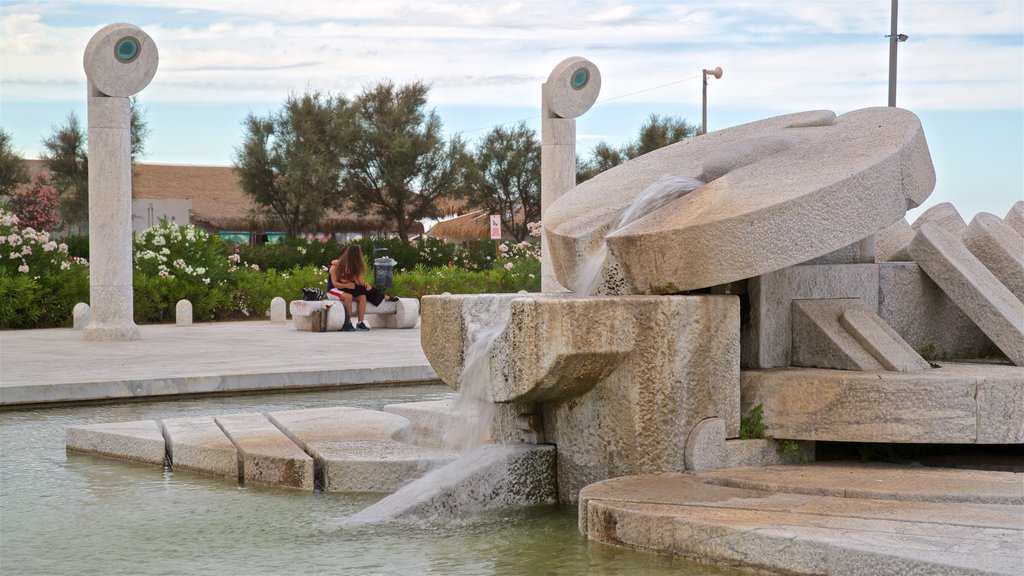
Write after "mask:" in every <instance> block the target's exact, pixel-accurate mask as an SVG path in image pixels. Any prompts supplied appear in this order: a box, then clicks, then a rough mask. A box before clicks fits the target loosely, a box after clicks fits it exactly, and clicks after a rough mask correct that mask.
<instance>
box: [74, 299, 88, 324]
mask: <svg viewBox="0 0 1024 576" xmlns="http://www.w3.org/2000/svg"><path fill="white" fill-rule="evenodd" d="M71 322H72V326H73V327H74V328H75V330H82V329H84V328H85V327H86V325H87V324H89V305H88V304H86V303H85V302H79V303H78V304H75V307H74V308H73V309H72V310H71Z"/></svg>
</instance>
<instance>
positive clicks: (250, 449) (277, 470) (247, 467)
mask: <svg viewBox="0 0 1024 576" xmlns="http://www.w3.org/2000/svg"><path fill="white" fill-rule="evenodd" d="M215 421H216V422H217V425H218V426H220V428H221V430H223V431H224V433H225V434H226V435H227V437H228V438H229V439H230V440H231V442H232V443H233V444H234V445H235V448H237V449H238V452H239V454H240V455H241V458H242V475H243V478H244V481H245V482H254V483H256V484H265V485H268V486H281V487H285V488H300V489H303V490H313V480H314V477H313V459H312V458H311V457H309V456H308V455H307V454H306V453H305V452H303V451H302V449H301V448H299V447H298V446H297V445H296V444H295V443H294V442H292V441H291V439H289V438H288V437H287V436H285V434H284V432H281V431H280V430H279V429H278V428H277V427H276V426H274V425H273V424H272V423H271V422H270V421H269V420H267V418H266V417H265V416H264V415H262V414H230V415H226V416H218V417H216V418H215Z"/></svg>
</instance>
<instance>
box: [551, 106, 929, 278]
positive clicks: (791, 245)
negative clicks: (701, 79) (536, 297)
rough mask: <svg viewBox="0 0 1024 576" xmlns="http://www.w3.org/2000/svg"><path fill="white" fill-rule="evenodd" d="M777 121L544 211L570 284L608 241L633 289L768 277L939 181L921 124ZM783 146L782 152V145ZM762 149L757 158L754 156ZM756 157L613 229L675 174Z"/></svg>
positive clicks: (874, 223)
mask: <svg viewBox="0 0 1024 576" xmlns="http://www.w3.org/2000/svg"><path fill="white" fill-rule="evenodd" d="M809 116H814V117H820V116H821V111H818V112H812V113H804V114H794V115H790V116H783V117H778V118H769V119H767V120H763V121H760V122H753V123H750V124H744V125H742V126H736V127H733V128H727V129H724V130H718V131H715V132H711V133H708V134H705V135H702V136H698V137H697V138H693V139H691V140H687V141H684V142H680V143H677V144H673V145H671V146H666V147H665V148H662V149H660V150H657V151H654V152H651V153H649V154H645V155H644V156H641V157H639V158H636V159H633V160H631V161H629V162H626V163H623V164H621V165H619V166H616V167H615V168H613V169H611V170H608V171H607V172H605V174H603V175H602V176H601V177H599V178H594V179H591V180H589V181H587V182H584V183H582V184H580V185H578V186H576V187H575V188H573V189H572V190H570V191H569V192H567V193H566V194H565V195H564V196H562V197H561V198H559V199H558V200H557V201H556V202H554V203H553V204H552V205H551V206H550V208H549V210H548V211H547V213H546V214H545V215H544V229H545V233H546V234H547V235H548V240H549V245H550V248H551V252H552V257H553V259H554V260H555V266H554V269H555V271H556V273H557V274H558V278H559V280H560V281H562V282H563V284H564V283H565V282H568V281H569V280H571V279H572V278H574V277H576V273H575V270H576V268H577V267H578V266H580V265H581V264H582V261H581V260H580V258H579V257H580V255H581V254H586V253H587V252H588V251H589V250H588V248H590V247H593V246H595V245H596V243H597V242H599V241H600V239H601V238H604V240H605V241H606V243H607V245H608V249H609V252H610V253H611V254H613V255H615V256H616V257H617V258H618V260H619V262H621V263H622V264H623V266H624V267H625V273H626V274H625V275H626V278H627V280H628V283H629V285H630V286H631V291H632V292H634V293H640V294H649V293H673V292H679V291H686V290H694V289H700V288H706V287H710V286H715V285H719V284H725V283H728V282H732V281H737V280H742V279H744V278H751V277H754V276H759V275H763V274H767V273H769V272H772V271H776V270H780V269H783V268H786V267H789V266H793V265H796V264H799V263H801V262H806V261H808V260H811V259H814V258H817V257H819V256H822V255H825V254H829V253H831V252H834V251H836V250H839V249H841V248H843V247H845V246H849V245H850V244H852V243H855V242H859V241H861V240H863V239H865V238H867V237H869V236H871V235H873V234H875V233H876V232H878V231H879V230H880V229H882V228H884V227H886V226H888V225H890V224H892V223H893V222H896V221H897V220H899V219H900V218H903V217H904V215H905V214H906V210H907V207H908V206H916V205H918V204H920V203H921V202H922V201H923V200H924V199H925V198H927V197H928V195H929V194H930V193H931V190H932V188H933V187H934V185H935V173H934V169H933V167H932V163H931V158H930V155H929V153H928V146H927V143H926V141H925V138H924V132H923V130H922V128H921V124H920V121H919V120H918V119H917V117H916V116H914V115H913V114H912V113H910V112H907V111H906V110H900V109H896V108H883V107H878V108H867V109H863V110H856V111H853V112H849V113H847V114H844V115H842V116H840V117H838V118H835V121H834V122H831V123H828V124H822V123H818V124H816V125H814V126H809V127H807V126H805V127H792V126H793V125H794V123H799V122H801V121H802V120H803V119H805V118H808V117H809ZM780 142H781V143H782V146H781V147H780V146H779V145H778V144H779V143H780ZM752 150H753V151H754V152H756V153H757V154H751V151H752ZM728 154H733V155H736V156H737V157H740V156H742V157H744V158H745V157H748V156H752V155H753V156H756V161H752V162H749V163H746V162H745V161H738V162H736V163H735V166H738V167H736V168H734V169H732V170H731V171H729V172H727V173H725V174H723V175H721V176H720V177H718V178H717V179H715V180H713V181H711V182H709V183H708V184H706V185H704V186H702V187H701V188H699V189H697V190H696V191H694V192H693V193H691V194H688V195H686V196H684V197H682V198H680V199H678V200H676V201H674V202H672V203H670V204H669V205H667V206H665V207H663V208H661V209H659V210H657V211H656V212H655V213H653V214H650V215H648V216H646V217H643V218H640V219H639V220H637V221H635V222H633V223H632V224H630V225H629V226H627V227H625V228H624V229H622V230H619V231H617V232H614V233H610V234H609V228H610V227H611V226H612V225H613V224H614V222H615V220H616V216H617V215H618V214H620V213H621V212H622V210H623V209H624V208H625V207H626V206H628V205H629V204H630V203H631V202H632V201H633V200H634V199H635V198H636V196H638V195H639V194H640V193H641V192H642V191H643V190H644V189H645V188H647V187H648V186H649V185H650V184H651V183H652V182H654V181H655V180H657V178H659V177H660V176H662V175H664V174H666V173H668V174H673V175H677V176H686V177H691V178H697V177H699V176H700V175H701V174H702V173H703V172H704V169H705V166H704V163H705V162H706V161H708V160H709V159H714V158H719V157H721V155H728Z"/></svg>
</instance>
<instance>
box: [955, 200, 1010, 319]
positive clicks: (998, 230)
mask: <svg viewBox="0 0 1024 576" xmlns="http://www.w3.org/2000/svg"><path fill="white" fill-rule="evenodd" d="M963 240H964V245H965V246H967V249H968V250H970V251H971V253H972V254H974V256H975V257H977V258H978V260H980V261H981V263H982V264H984V265H985V267H986V268H988V269H989V271H990V272H992V274H993V275H994V276H995V277H996V278H998V279H999V281H1000V282H1002V283H1003V286H1006V287H1007V288H1009V289H1010V292H1012V293H1013V295H1014V296H1016V297H1017V300H1021V301H1024V238H1021V236H1020V234H1017V231H1016V230H1014V229H1013V228H1011V227H1010V226H1009V225H1007V224H1004V223H1003V221H1002V220H1001V219H1000V218H999V217H998V216H996V215H994V214H989V213H987V212H979V213H978V214H977V215H976V216H975V217H974V219H973V220H971V223H970V225H968V226H967V230H966V231H965V232H964V235H963Z"/></svg>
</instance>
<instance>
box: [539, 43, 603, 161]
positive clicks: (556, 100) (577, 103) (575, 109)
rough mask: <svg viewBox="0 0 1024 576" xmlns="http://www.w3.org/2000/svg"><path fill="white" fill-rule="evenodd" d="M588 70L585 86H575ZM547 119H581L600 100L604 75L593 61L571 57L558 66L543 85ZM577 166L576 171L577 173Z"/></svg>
mask: <svg viewBox="0 0 1024 576" xmlns="http://www.w3.org/2000/svg"><path fill="white" fill-rule="evenodd" d="M581 70H582V71H585V73H586V74H587V77H588V80H587V82H586V83H585V84H584V85H583V86H579V87H577V86H575V85H573V79H574V75H576V74H577V73H578V72H579V71H581ZM543 90H544V95H543V100H544V103H545V114H544V115H543V116H544V117H545V118H548V117H550V115H553V116H555V117H558V118H578V117H579V116H581V115H583V113H584V112H586V111H587V110H590V107H591V106H593V105H594V102H596V101H597V96H598V94H600V93H601V72H600V71H599V70H598V69H597V66H595V65H594V63H593V62H591V61H590V60H587V59H586V58H581V57H579V56H571V57H569V58H566V59H565V60H562V61H561V62H559V63H558V64H556V65H555V67H554V69H552V70H551V74H550V75H548V81H547V82H545V83H544V87H543ZM575 170H576V169H575V167H574V168H573V172H575Z"/></svg>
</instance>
